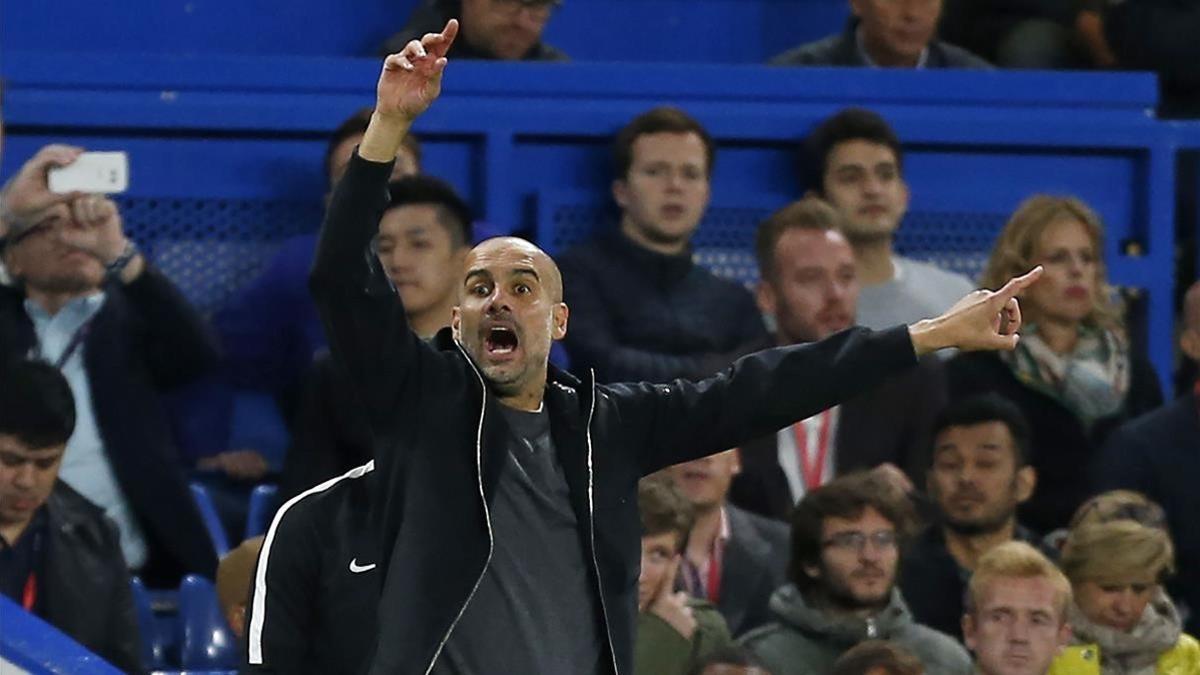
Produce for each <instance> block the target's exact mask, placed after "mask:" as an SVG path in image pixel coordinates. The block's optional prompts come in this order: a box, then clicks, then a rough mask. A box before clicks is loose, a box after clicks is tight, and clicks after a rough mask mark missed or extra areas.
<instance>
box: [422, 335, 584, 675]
mask: <svg viewBox="0 0 1200 675" xmlns="http://www.w3.org/2000/svg"><path fill="white" fill-rule="evenodd" d="M454 345H455V346H456V347H458V351H459V352H461V353H462V355H463V357H465V358H466V359H467V363H469V364H471V370H472V371H473V372H474V373H475V377H476V378H478V379H479V391H480V392H481V398H482V400H481V402H480V406H479V427H478V428H477V429H476V430H475V475H476V476H477V477H478V480H479V501H481V502H483V520H484V522H485V523H486V524H487V531H488V554H487V560H485V561H484V562H483V569H482V570H480V571H479V578H478V579H476V580H475V585H474V586H473V587H472V588H471V593H470V594H469V595H467V601H466V602H464V603H463V606H462V607H460V608H459V610H458V615H457V616H455V617H454V621H452V622H450V627H449V628H448V629H446V634H445V635H444V636H442V641H441V642H439V643H438V647H437V651H435V652H434V653H433V658H432V659H430V661H429V667H427V668H426V669H425V675H429V673H430V672H431V671H432V670H433V666H434V664H436V663H437V660H438V657H439V656H441V655H442V649H443V648H444V647H445V646H446V642H447V641H449V640H450V634H451V633H453V632H454V627H455V626H457V625H458V622H459V620H460V619H462V615H463V612H466V611H467V605H470V604H471V598H474V597H475V592H476V591H478V590H479V584H481V583H483V575H485V574H487V568H488V566H489V565H491V564H492V553H493V552H495V547H496V540H495V537H494V536H493V534H492V515H491V513H490V512H489V511H488V505H487V496H486V495H484V494H483V418H484V414H485V413H486V411H487V384H486V383H485V382H484V381H483V375H482V374H480V372H479V369H478V368H476V367H475V362H474V361H472V360H471V357H470V356H467V352H466V350H464V349H463V348H462V345H460V344H458V341H457V340H456V341H455V342H454ZM588 447H589V462H590V449H591V443H590V441H589V445H588ZM589 469H590V464H589ZM606 621H607V619H606Z"/></svg>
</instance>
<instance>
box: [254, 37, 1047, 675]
mask: <svg viewBox="0 0 1200 675" xmlns="http://www.w3.org/2000/svg"><path fill="white" fill-rule="evenodd" d="M457 29H458V22H457V21H450V22H448V23H447V25H446V28H445V30H444V32H443V33H440V34H431V35H428V36H426V37H425V38H423V39H422V41H421V42H420V43H413V44H410V45H409V46H408V47H406V48H405V50H404V52H403V53H400V54H396V55H393V56H390V57H388V59H386V60H385V61H384V66H383V70H382V73H381V74H380V77H379V82H378V86H377V92H378V96H377V104H376V113H375V115H374V116H373V117H372V119H371V126H370V127H368V129H367V133H366V135H365V136H364V137H363V142H362V144H360V145H359V149H358V152H357V156H356V157H354V158H353V159H351V162H350V166H349V167H348V169H347V171H346V175H345V177H344V178H343V179H342V181H341V183H340V184H339V185H338V187H337V189H336V190H335V192H334V196H333V199H332V200H331V201H330V206H329V213H328V215H327V216H326V221H325V225H324V226H323V227H322V230H321V238H320V243H319V244H318V247H317V258H316V263H315V264H314V266H313V272H312V277H311V282H310V285H311V288H312V292H313V296H314V298H315V299H316V301H317V306H318V308H319V311H320V312H321V317H322V319H323V320H324V323H325V326H326V328H327V329H328V331H329V336H330V345H331V349H332V354H333V357H334V359H335V360H336V362H337V363H338V364H339V366H340V367H342V368H344V369H345V371H346V373H347V374H348V375H349V377H350V379H351V381H352V382H353V384H354V386H355V388H356V390H357V392H358V394H359V399H360V401H362V405H363V409H364V411H365V412H366V414H367V418H368V420H369V425H370V428H371V434H372V436H371V437H372V445H373V447H374V450H375V455H376V459H375V460H374V461H375V463H376V466H377V467H378V471H379V476H378V481H379V482H378V484H377V488H378V489H377V490H376V493H375V495H374V501H375V504H374V506H373V508H372V512H373V513H374V514H376V516H377V517H375V518H373V519H372V521H373V522H372V525H373V529H375V535H376V537H375V538H376V540H377V541H378V542H379V545H380V546H381V547H382V548H381V550H380V551H379V559H378V563H375V562H372V564H377V565H378V567H379V568H380V570H381V571H384V572H385V577H384V578H385V580H386V581H385V583H384V586H383V591H382V593H381V594H380V601H379V635H378V639H377V641H376V645H375V650H374V656H373V659H372V661H371V670H370V672H372V673H393V672H400V671H403V672H408V671H413V670H416V671H418V672H422V671H424V672H432V673H438V674H441V673H447V672H463V671H466V672H504V673H517V672H520V673H560V672H591V673H600V672H612V671H616V672H629V671H630V668H631V667H632V660H633V635H634V624H635V619H636V612H637V595H636V593H637V583H636V582H637V575H638V572H637V570H638V565H639V559H640V550H639V549H640V546H639V534H638V531H639V529H640V523H639V517H638V506H637V500H636V499H635V498H634V495H635V492H634V491H635V489H636V485H637V481H638V478H639V477H641V476H643V475H646V474H649V473H653V472H655V471H657V470H659V469H662V468H665V467H666V466H669V465H672V464H678V463H679V462H683V461H687V460H691V459H696V458H698V457H702V456H704V455H707V454H713V453H716V452H718V451H720V450H723V449H726V448H730V447H735V446H737V445H738V444H739V443H740V442H741V441H742V440H744V438H745V437H749V436H754V435H758V434H763V433H766V432H767V431H768V430H769V429H773V428H779V427H781V426H785V425H787V424H791V423H792V422H794V421H795V420H796V419H799V418H803V417H806V416H807V415H810V414H812V413H814V412H816V411H818V410H821V409H823V408H827V407H829V406H830V405H833V404H834V403H836V402H837V400H838V399H840V398H842V397H845V396H851V395H853V394H854V393H856V392H858V391H859V390H861V389H862V388H865V387H869V386H871V385H872V384H874V383H876V382H878V381H879V380H881V379H883V378H885V377H886V376H887V375H889V374H891V373H894V372H899V371H900V370H903V369H904V368H906V367H911V366H912V365H913V364H914V363H915V361H916V358H917V356H918V355H922V354H926V353H929V352H931V351H934V350H937V349H942V348H948V347H958V348H962V349H1011V348H1013V347H1014V346H1015V344H1016V342H1017V340H1018V338H1017V336H1016V335H1014V334H1013V333H1014V332H1015V330H1016V329H1017V328H1018V327H1019V325H1020V311H1019V308H1018V306H1017V302H1016V300H1015V298H1014V296H1015V294H1016V293H1017V292H1018V291H1020V290H1021V289H1024V288H1027V287H1028V286H1029V285H1030V284H1032V283H1034V282H1035V281H1036V279H1037V277H1038V276H1039V275H1040V270H1034V271H1032V272H1031V273H1029V274H1027V275H1025V276H1023V277H1021V278H1018V279H1014V280H1013V281H1012V283H1011V284H1009V285H1008V286H1007V287H1006V288H1005V289H1003V290H1002V291H1000V292H996V293H992V292H986V291H981V292H979V293H976V294H973V295H972V296H971V297H969V298H966V299H964V301H963V302H962V303H960V304H959V305H958V307H957V308H956V310H955V311H954V312H951V313H949V314H946V315H944V316H942V317H940V318H939V319H936V320H932V321H923V322H920V323H917V324H915V325H913V326H911V327H907V328H906V327H903V326H898V327H896V328H893V329H891V330H888V331H884V332H880V333H873V332H871V331H868V330H863V329H858V330H853V329H852V330H849V331H845V332H843V333H841V334H839V335H837V336H834V337H833V338H830V339H828V340H825V341H822V342H820V343H817V344H813V345H799V346H793V347H785V348H778V349H772V350H766V351H763V352H758V353H756V354H752V355H749V356H746V357H743V358H742V359H741V360H739V361H738V362H737V363H736V364H734V366H733V367H731V368H729V369H727V370H725V371H724V372H722V373H721V374H719V375H717V376H714V377H711V378H709V379H707V380H704V381H702V382H690V381H686V380H675V381H673V382H671V383H670V384H664V385H658V384H651V383H642V384H619V385H611V386H609V385H598V384H596V383H595V381H594V378H591V377H588V378H587V379H586V380H583V381H581V380H579V379H576V378H574V377H572V376H570V375H569V374H566V373H563V372H561V371H558V370H556V369H554V370H552V369H551V368H550V365H549V362H548V361H549V354H550V346H551V343H552V342H553V341H554V340H561V339H562V338H563V337H564V335H565V333H566V330H567V319H568V315H569V313H570V309H569V308H568V306H567V305H566V303H564V302H563V300H562V298H563V295H562V277H561V276H560V274H559V272H558V268H557V266H556V265H555V264H554V261H553V260H552V259H551V258H550V257H549V256H548V255H546V253H545V252H543V251H542V250H540V249H538V248H537V247H536V246H534V245H533V244H530V243H529V242H526V241H524V240H521V239H516V238H513V237H505V238H496V239H490V240H488V241H486V242H484V243H482V244H480V245H478V246H476V247H475V248H473V249H472V250H471V252H470V253H468V255H467V259H466V262H465V264H464V269H463V275H462V277H461V278H462V284H461V286H460V287H459V288H460V291H459V305H458V306H456V307H455V308H454V311H453V316H452V320H451V326H450V328H449V329H446V330H443V331H441V332H439V334H438V335H437V337H436V338H435V340H434V342H433V343H428V342H426V341H424V340H421V339H420V338H419V337H418V336H417V335H416V333H414V332H413V330H412V328H411V326H410V325H409V324H408V321H407V318H406V315H405V310H404V303H403V300H402V297H401V296H400V295H399V294H397V293H395V292H393V290H392V289H391V288H388V287H387V285H386V284H384V285H382V286H381V285H380V284H379V283H378V282H379V279H378V275H375V274H373V273H372V270H371V266H370V265H369V264H368V261H367V260H365V259H364V256H363V250H364V249H365V248H366V247H367V245H368V243H369V242H370V240H371V239H372V238H373V237H374V236H375V234H376V232H377V231H378V223H379V217H380V214H381V213H382V212H383V211H384V209H385V208H386V207H387V195H386V192H385V191H384V186H385V185H386V183H387V174H388V172H389V171H390V169H391V163H392V161H393V160H394V158H395V153H396V148H397V147H398V146H399V145H400V142H401V140H402V139H403V137H404V134H405V133H407V132H408V129H409V128H410V127H411V125H412V123H413V121H414V120H415V118H416V117H417V116H418V115H420V114H421V113H422V112H424V111H425V109H426V108H428V106H429V105H430V103H431V102H432V101H433V100H434V99H436V98H437V96H438V94H439V93H440V91H441V74H442V71H443V69H444V68H445V67H446V64H447V59H446V58H445V55H446V52H447V51H448V49H449V47H450V45H451V44H453V40H454V36H455V35H456V34H457ZM269 538H270V535H268V539H269ZM265 550H266V548H264V551H265ZM356 564H359V565H361V564H362V561H358V562H357V563H356ZM259 570H260V572H261V571H263V567H262V566H261V565H260V567H259ZM251 611H252V612H253V611H255V608H252V609H251ZM267 613H268V615H269V613H270V603H269V602H268V603H267ZM268 618H269V617H268ZM497 626H503V627H504V628H505V630H503V631H497V630H496V627H497ZM253 630H254V627H253V626H251V634H252V635H253ZM262 661H263V657H262V654H261V653H260V654H257V655H256V654H255V653H254V652H253V651H252V652H251V653H250V662H251V665H257V664H261V663H262Z"/></svg>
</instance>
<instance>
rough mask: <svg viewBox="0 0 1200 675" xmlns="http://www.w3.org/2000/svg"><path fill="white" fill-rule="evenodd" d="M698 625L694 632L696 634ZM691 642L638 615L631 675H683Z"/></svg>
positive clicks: (656, 620)
mask: <svg viewBox="0 0 1200 675" xmlns="http://www.w3.org/2000/svg"><path fill="white" fill-rule="evenodd" d="M699 630H700V629H699V626H697V628H696V631H697V634H699ZM692 652H693V644H692V641H690V640H688V639H687V638H685V637H683V636H682V635H680V634H679V633H677V632H676V631H675V629H674V628H672V627H671V625H670V624H668V623H667V622H666V621H663V620H662V619H660V618H658V617H657V616H655V615H653V614H650V613H648V612H642V613H639V614H638V620H637V636H636V639H635V640H634V655H633V672H634V675H651V674H653V675H684V674H685V673H687V671H688V668H689V666H690V665H691V660H692Z"/></svg>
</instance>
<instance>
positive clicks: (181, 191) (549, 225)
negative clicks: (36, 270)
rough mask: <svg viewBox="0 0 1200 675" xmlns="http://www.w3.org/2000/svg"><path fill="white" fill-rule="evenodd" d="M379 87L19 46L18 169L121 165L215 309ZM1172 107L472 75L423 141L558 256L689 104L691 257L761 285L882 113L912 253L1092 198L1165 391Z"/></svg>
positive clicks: (1090, 97)
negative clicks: (699, 183) (701, 145)
mask: <svg viewBox="0 0 1200 675" xmlns="http://www.w3.org/2000/svg"><path fill="white" fill-rule="evenodd" d="M377 72H378V63H377V62H376V61H374V60H333V59H302V58H273V57H262V58H255V59H249V58H235V57H211V58H205V59H190V58H168V57H130V56H121V57H117V56H97V57H96V58H94V59H86V60H77V59H70V58H65V57H60V56H54V55H45V54H33V53H10V54H9V55H8V57H7V59H6V60H5V76H6V77H7V79H8V92H7V95H6V113H7V117H8V121H9V124H10V126H9V134H10V143H9V148H8V151H7V152H6V153H5V163H4V169H5V170H6V171H11V170H12V167H13V166H14V164H15V162H16V161H18V160H19V158H21V157H25V156H28V154H30V153H32V152H33V151H34V150H35V149H36V148H37V147H38V146H39V145H41V144H42V143H45V142H49V141H51V140H69V141H73V142H77V143H81V144H84V145H86V146H88V147H95V148H125V149H128V150H129V152H130V153H131V157H132V181H133V184H132V188H131V190H130V192H129V193H128V194H127V195H125V197H124V198H123V199H124V200H125V204H126V206H127V208H128V210H129V213H130V216H129V217H130V223H131V229H132V230H133V231H134V232H135V234H138V235H139V236H144V237H145V238H147V239H148V241H147V242H146V243H147V245H148V246H149V248H150V250H151V253H152V257H153V258H154V260H155V261H156V262H158V263H159V264H160V265H162V266H163V267H164V268H165V269H166V270H167V271H168V273H169V274H171V276H172V277H174V278H175V279H176V280H177V281H179V282H180V283H181V284H182V285H183V286H184V288H185V289H186V290H187V292H188V293H189V296H190V297H192V298H193V299H194V300H195V301H196V302H197V303H198V304H200V306H201V307H203V308H205V309H206V310H211V309H213V308H215V307H217V306H220V304H221V303H222V302H224V300H225V299H226V298H227V297H228V295H229V293H230V292H232V289H234V288H236V287H237V286H238V285H240V284H241V283H244V282H245V280H246V279H248V278H249V276H250V275H251V274H252V273H253V271H254V270H255V269H256V267H257V265H258V264H260V261H262V260H263V259H265V258H266V257H267V256H269V255H270V254H271V252H272V251H273V250H274V248H275V247H276V246H277V245H278V243H279V242H280V241H281V240H282V239H283V238H284V237H286V236H289V235H290V234H293V233H295V232H297V231H306V230H312V229H314V228H315V227H316V226H317V220H318V215H317V214H318V213H319V212H320V197H321V194H322V192H323V185H322V178H321V175H320V164H321V162H320V158H321V154H322V150H323V145H324V138H325V136H326V134H327V133H328V132H329V130H330V129H331V128H332V127H333V126H335V125H336V124H337V123H338V122H339V121H340V120H341V119H342V118H343V117H344V116H345V115H346V114H347V113H348V112H349V111H352V110H354V109H356V108H358V107H360V106H362V105H366V104H369V103H370V101H371V100H372V92H373V85H374V80H375V77H376V75H377ZM81 91H84V92H88V94H87V96H81V95H80V93H79V92H81ZM1155 100H1156V87H1155V82H1154V80H1153V78H1152V77H1149V76H1143V75H1133V74H1094V73H1075V74H1061V73H1037V72H1032V73H1013V72H965V71H957V72H952V71H942V72H881V71H871V70H846V69H771V68H758V67H735V66H667V65H658V66H654V65H647V66H640V67H622V66H616V65H603V64H575V65H570V66H561V65H536V64H478V63H455V64H453V67H452V70H451V71H450V74H449V75H448V77H447V80H446V86H445V91H444V93H443V96H442V100H440V101H439V102H438V104H437V105H436V106H435V107H434V108H433V109H432V110H431V111H430V112H429V113H428V114H427V115H426V116H425V117H423V118H422V119H421V120H420V121H419V124H418V127H417V131H418V132H419V133H420V135H421V136H422V137H423V139H424V142H425V149H426V157H427V162H426V169H427V170H428V171H429V172H430V173H433V174H435V175H439V176H442V177H445V178H447V179H448V180H450V181H451V182H453V183H454V184H455V185H456V186H457V187H459V188H460V190H462V191H463V193H464V194H466V195H467V196H468V198H469V199H470V201H471V202H472V203H473V205H474V206H475V207H476V209H477V210H478V211H479V212H480V213H481V214H482V215H483V217H485V218H486V219H487V220H488V221H489V222H492V223H496V224H499V225H501V226H507V227H508V228H511V229H522V230H527V231H531V232H537V233H538V234H539V239H540V240H541V242H542V243H543V244H544V245H546V246H548V247H549V248H551V249H557V248H560V247H561V246H562V245H564V244H566V243H568V242H570V241H578V240H579V239H580V237H582V236H585V235H586V234H587V233H588V232H592V231H595V230H596V229H597V228H602V227H612V226H614V225H613V219H612V216H611V214H610V212H609V210H608V207H607V206H606V204H607V200H608V196H607V195H608V189H609V183H610V181H611V173H610V169H609V166H608V147H609V140H610V138H611V135H612V133H613V132H614V131H615V130H616V129H618V128H619V127H620V126H621V125H622V124H623V123H624V122H626V121H627V120H628V119H630V118H631V117H633V116H634V115H636V114H638V113H640V112H642V111H644V110H646V109H647V108H649V107H651V106H653V105H656V104H662V103H672V104H676V105H680V106H682V107H684V108H686V109H687V110H688V111H689V112H691V113H693V114H694V115H695V116H696V117H698V118H699V119H700V120H701V121H702V122H703V123H704V124H705V125H706V126H707V127H708V128H709V129H710V130H711V132H712V133H713V135H714V136H715V137H716V138H717V140H718V142H719V145H720V149H719V152H718V156H717V162H716V167H715V173H714V183H713V203H712V209H711V211H710V213H709V214H708V217H707V218H706V219H705V221H704V225H703V226H702V229H701V232H700V235H699V239H698V240H697V244H698V251H697V253H698V257H699V259H700V260H701V261H702V262H705V263H706V264H708V265H710V266H712V267H714V268H716V269H718V270H720V271H723V272H724V273H727V274H729V275H730V276H732V277H734V278H737V279H740V280H742V281H744V282H750V281H751V280H752V279H753V277H754V270H753V265H752V263H751V258H750V257H749V255H748V251H749V248H748V242H749V241H750V240H751V237H752V233H753V228H754V226H755V225H756V224H757V221H758V219H759V218H761V216H762V215H763V214H765V213H768V212H769V211H771V210H773V209H775V208H777V207H779V206H781V205H782V204H783V203H784V202H785V201H786V200H788V199H790V198H792V197H795V196H798V195H799V194H801V192H802V190H803V189H804V188H803V186H802V185H800V183H799V178H798V176H797V175H796V172H795V169H794V166H795V152H796V146H797V143H798V141H799V140H800V139H801V138H803V136H804V135H805V134H806V133H808V131H809V130H810V129H811V128H812V127H813V125H815V124H816V123H818V122H819V121H820V120H821V119H823V118H824V117H826V116H828V115H829V114H831V113H833V112H835V111H837V110H838V109H840V108H842V107H844V106H846V105H866V106H870V107H872V108H874V109H876V110H878V111H880V112H881V113H882V114H884V115H885V116H886V117H887V118H888V119H889V120H890V121H891V122H892V123H893V125H894V126H895V127H896V129H897V131H898V133H899V135H900V137H901V138H902V139H903V140H904V141H905V143H906V149H907V153H908V155H907V159H906V163H905V170H906V177H907V179H908V182H909V184H910V186H911V190H912V204H911V212H910V214H909V216H908V218H907V219H906V221H905V223H904V225H903V227H902V228H901V231H900V235H899V241H898V246H899V247H900V248H901V250H903V251H905V252H907V253H909V254H912V255H915V256H917V257H922V258H928V259H934V260H937V261H938V262H939V263H941V264H944V265H946V266H948V267H952V268H955V269H958V270H961V271H965V272H968V273H974V272H977V271H978V269H979V267H980V264H981V261H982V259H983V257H984V255H985V254H986V251H987V250H988V248H989V247H990V243H991V240H992V238H993V237H994V234H995V233H996V232H997V231H998V230H999V228H1000V227H1001V226H1002V224H1003V223H1004V221H1005V220H1006V218H1007V217H1008V215H1009V214H1010V213H1011V212H1012V210H1013V209H1014V208H1015V207H1016V206H1017V204H1018V203H1020V201H1021V200H1023V199H1024V198H1026V197H1028V196H1029V195H1030V194H1032V193H1034V192H1051V193H1069V194H1074V195H1078V196H1079V197H1081V198H1083V199H1084V200H1085V201H1087V202H1088V203H1090V204H1091V205H1093V206H1094V207H1095V208H1096V209H1097V211H1098V212H1099V213H1100V214H1101V215H1102V216H1103V218H1104V219H1105V221H1106V223H1107V226H1108V234H1109V237H1108V241H1107V243H1106V249H1105V251H1104V254H1105V259H1106V261H1107V263H1108V266H1109V270H1110V274H1111V276H1112V279H1113V281H1114V282H1116V283H1118V284H1122V285H1125V286H1129V287H1136V288H1140V289H1144V290H1145V291H1146V295H1145V297H1146V313H1145V315H1146V317H1147V318H1146V326H1145V333H1146V334H1147V335H1148V336H1149V343H1150V349H1151V356H1152V358H1153V360H1154V362H1155V365H1156V366H1157V368H1158V370H1159V373H1160V375H1161V376H1162V379H1163V381H1168V380H1169V377H1168V376H1167V374H1168V372H1169V369H1170V363H1171V333H1172V318H1173V317H1172V304H1171V297H1172V289H1173V283H1174V280H1173V279H1172V269H1173V264H1174V257H1173V247H1174V233H1173V228H1174V208H1175V187H1176V180H1175V171H1176V161H1177V152H1178V150H1179V146H1178V144H1177V142H1176V138H1175V136H1176V134H1177V133H1178V127H1177V126H1172V125H1170V124H1166V123H1162V122H1158V121H1156V120H1154V119H1153V118H1152V117H1150V116H1149V115H1148V114H1147V112H1146V111H1147V110H1148V109H1150V108H1152V107H1153V105H1154V102H1155Z"/></svg>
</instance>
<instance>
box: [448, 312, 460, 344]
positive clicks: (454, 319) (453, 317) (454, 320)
mask: <svg viewBox="0 0 1200 675" xmlns="http://www.w3.org/2000/svg"><path fill="white" fill-rule="evenodd" d="M450 332H451V334H452V335H454V339H455V340H456V341H458V342H462V310H461V309H459V307H458V305H455V306H454V307H452V308H451V309H450Z"/></svg>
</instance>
